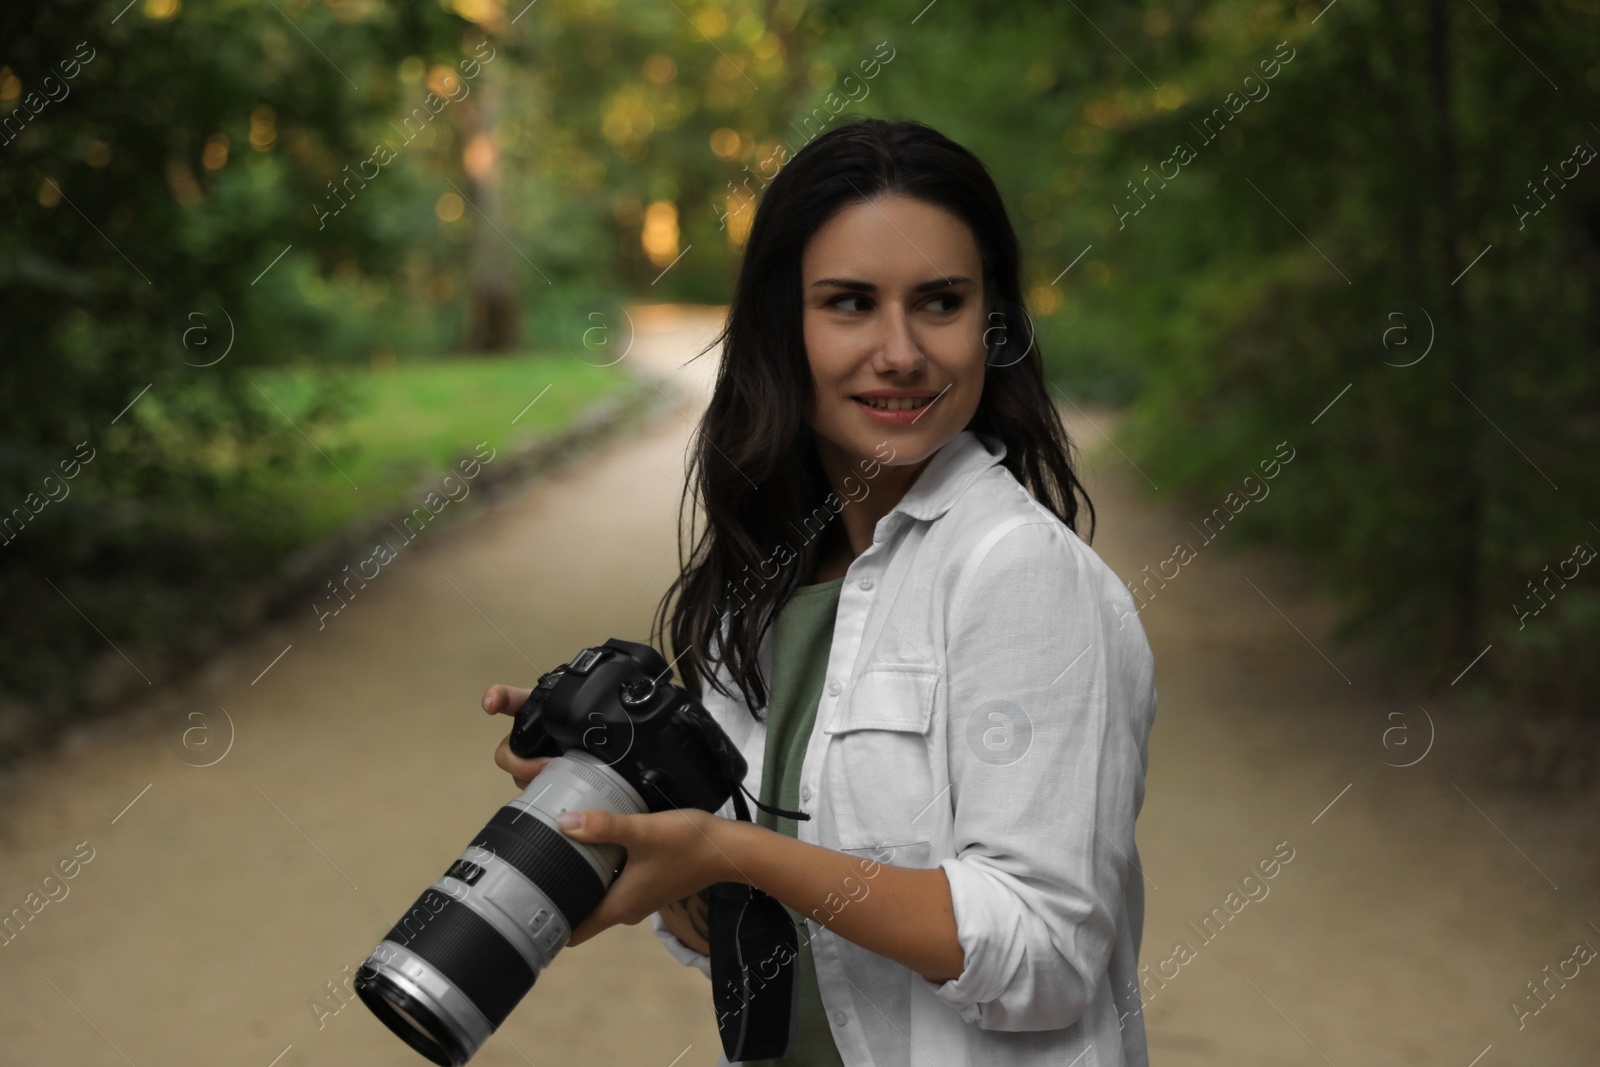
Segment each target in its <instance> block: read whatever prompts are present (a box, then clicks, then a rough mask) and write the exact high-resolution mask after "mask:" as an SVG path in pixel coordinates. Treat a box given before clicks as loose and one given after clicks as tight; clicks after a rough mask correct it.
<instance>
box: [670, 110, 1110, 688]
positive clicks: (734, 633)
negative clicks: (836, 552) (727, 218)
mask: <svg viewBox="0 0 1600 1067" xmlns="http://www.w3.org/2000/svg"><path fill="white" fill-rule="evenodd" d="M891 194H898V195H903V196H908V197H912V198H914V199H917V200H922V201H926V202H928V203H930V204H936V205H938V206H940V207H942V208H945V209H946V210H948V211H950V212H952V213H953V214H955V215H956V216H958V217H959V218H961V219H963V220H964V221H965V222H966V223H967V225H968V227H970V229H971V231H972V234H973V237H974V238H975V239H976V241H977V245H978V250H979V252H980V255H981V258H982V263H983V293H984V297H985V300H986V302H987V304H988V308H989V309H990V311H991V317H990V318H989V319H986V321H987V322H991V323H992V322H996V321H1003V322H1004V324H1005V325H1004V331H1005V334H1004V335H1005V337H1006V345H1005V346H1004V350H1005V351H1008V352H1013V353H1014V352H1016V351H1017V350H1018V349H1019V348H1021V349H1026V355H1025V356H1022V357H1020V358H1018V357H1016V356H1015V355H1008V356H1006V357H1005V358H1004V360H1003V361H998V362H997V361H994V360H991V365H990V366H989V367H988V368H986V373H985V375H984V387H983V395H982V397H981V398H980V400H979V402H978V410H977V412H976V413H975V414H974V415H973V417H972V421H971V422H969V423H968V424H967V426H966V429H968V430H972V431H974V432H977V433H987V434H992V435H994V436H995V437H998V438H999V439H1000V440H1001V441H1002V442H1004V443H1005V446H1006V455H1005V459H1004V460H1003V463H1004V465H1005V467H1006V468H1007V469H1008V470H1010V471H1011V473H1012V475H1013V476H1015V477H1016V479H1017V481H1018V482H1020V483H1021V484H1022V485H1024V486H1025V487H1027V489H1028V491H1029V492H1031V493H1032V494H1033V495H1034V497H1035V498H1036V499H1037V500H1038V501H1039V502H1040V503H1041V504H1043V505H1044V506H1045V507H1048V508H1049V509H1050V510H1051V511H1052V512H1053V513H1055V514H1056V515H1057V516H1059V517H1060V519H1061V521H1062V522H1064V523H1066V525H1067V526H1068V527H1070V528H1071V529H1073V530H1074V531H1076V530H1077V529H1078V514H1079V511H1078V509H1079V502H1080V500H1081V502H1082V506H1083V507H1084V509H1086V510H1087V512H1088V519H1089V535H1090V536H1091V537H1092V536H1093V531H1094V505H1093V504H1091V503H1090V502H1089V497H1088V494H1087V493H1086V492H1084V489H1083V485H1082V484H1081V483H1080V482H1079V481H1078V478H1077V475H1076V474H1075V473H1074V471H1073V465H1072V444H1071V441H1070V440H1069V439H1068V437H1067V433H1066V429H1065V427H1063V426H1062V424H1061V419H1060V416H1059V415H1058V414H1057V412H1056V407H1055V404H1054V403H1053V402H1052V401H1051V399H1050V395H1049V391H1048V388H1047V386H1046V384H1045V379H1044V364H1043V361H1042V360H1041V358H1040V354H1039V350H1038V345H1037V344H1036V343H1034V338H1033V336H1032V329H1031V328H1030V327H1029V326H1028V320H1027V312H1026V310H1025V308H1024V302H1023V293H1022V283H1021V278H1020V273H1021V271H1020V253H1019V250H1018V246H1017V236H1016V233H1015V232H1014V231H1013V230H1012V228H1011V220H1010V219H1009V218H1008V217H1007V215H1006V210H1005V205H1004V203H1003V202H1002V201H1001V198H1000V192H999V190H998V189H996V188H995V184H994V180H993V179H992V178H991V177H990V176H989V172H988V171H987V170H985V169H984V166H983V164H982V163H981V162H980V161H979V160H978V158H977V157H976V156H974V155H973V154H972V153H971V152H969V151H967V150H966V149H965V148H963V147H961V146H960V145H958V144H956V143H955V142H954V141H951V140H950V139H948V138H947V137H945V136H944V135H942V134H940V133H939V132H938V131H937V130H934V129H932V128H931V127H929V126H926V125H923V124H922V123H920V122H913V121H909V120H902V121H888V120H885V119H876V118H867V119H860V120H857V121H853V122H850V123H847V124H845V125H841V126H838V127H836V128H834V129H833V130H830V131H829V132H827V133H824V134H822V135H821V136H819V137H817V138H816V139H815V140H813V141H812V142H811V143H809V144H807V145H806V146H805V147H804V148H802V149H801V150H800V151H799V152H798V153H796V154H795V156H794V158H793V159H791V160H790V161H789V162H788V163H787V164H786V165H784V167H783V168H782V169H781V170H780V171H779V172H778V175H777V176H776V177H775V178H774V179H773V180H772V183H771V186H770V187H769V188H768V189H767V190H766V193H765V195H764V196H763V197H762V199H761V203H760V205H759V207H758V208H757V210H756V215H755V220H754V221H753V223H752V224H751V227H750V233H749V237H748V244H747V245H746V247H745V252H744V259H743V262H742V264H741V266H740V270H739V277H738V280H737V282H736V283H735V286H734V292H733V301H732V304H731V305H730V307H729V311H728V318H727V322H726V324H725V325H724V326H723V329H722V331H721V333H719V334H718V335H717V337H716V338H715V339H714V340H713V341H712V342H711V344H710V345H708V346H707V348H706V349H705V350H703V351H702V352H701V353H700V355H704V354H705V352H706V351H710V350H711V349H712V348H716V347H717V346H719V345H720V346H721V347H722V362H721V365H720V368H719V369H718V372H717V381H716V387H715V390H714V391H713V393H712V395H711V403H710V405H709V407H708V408H707V409H706V413H705V415H704V417H703V418H702V419H701V423H700V427H699V433H698V435H697V436H696V439H695V442H694V444H693V445H692V446H691V448H690V450H689V459H688V463H687V468H686V472H685V474H686V476H685V480H684V489H683V496H682V497H680V500H679V524H678V559H679V573H678V577H677V579H676V580H675V581H674V582H673V583H672V585H671V586H670V587H669V588H668V589H667V592H666V594H665V595H663V596H662V598H661V603H660V605H659V607H658V608H657V612H656V618H655V623H654V626H653V631H652V633H653V636H654V638H655V639H656V641H657V644H658V647H661V646H660V635H661V632H662V630H663V628H664V627H665V626H666V625H667V623H668V620H669V618H670V626H671V634H672V647H673V652H674V653H675V654H676V660H675V662H676V663H677V666H678V671H679V674H680V675H681V677H682V679H683V685H684V687H685V688H686V689H687V690H688V691H689V692H690V693H693V694H696V695H697V696H698V695H700V694H701V693H702V691H703V690H702V683H703V680H709V681H711V682H712V684H713V685H715V687H716V689H717V691H718V692H721V693H722V694H723V695H724V696H728V697H732V696H733V694H732V693H731V692H730V691H729V690H728V689H726V688H724V687H723V686H722V685H721V684H720V683H719V682H718V681H717V680H716V679H715V678H714V677H713V672H712V664H713V663H721V664H726V665H727V668H728V674H729V677H730V678H731V679H732V681H733V682H734V684H735V685H736V686H737V687H738V689H739V691H740V692H741V694H742V695H743V697H744V701H745V704H746V706H747V707H748V708H749V709H750V711H751V714H752V715H755V716H756V717H757V718H758V719H759V718H764V713H763V711H762V710H759V709H765V707H766V705H767V698H768V693H767V685H766V679H765V678H763V677H762V672H761V669H760V665H759V664H758V662H757V652H758V649H759V648H760V644H761V641H762V638H763V636H764V634H765V633H766V630H767V629H768V628H769V627H770V626H771V625H772V624H773V622H774V621H775V620H776V618H777V612H778V609H779V608H780V607H781V606H782V605H783V604H784V603H785V602H786V601H787V600H788V598H789V595H790V594H791V593H792V592H793V591H794V589H795V587H797V586H798V585H800V584H801V583H802V580H803V578H804V577H805V574H806V573H807V570H806V567H807V564H808V563H809V560H810V559H811V552H810V551H809V550H806V551H801V552H798V553H796V552H795V550H794V541H795V539H796V537H795V535H796V534H797V533H798V532H799V531H801V530H802V529H803V528H808V529H811V530H815V529H816V528H817V526H818V522H819V520H821V522H822V523H823V524H825V523H826V522H827V520H828V519H830V518H832V517H833V513H832V511H830V510H829V509H828V508H827V507H826V506H825V505H824V504H823V500H824V498H825V497H826V496H827V494H828V493H829V492H831V491H832V487H831V486H830V485H829V483H828V479H827V477H826V475H825V474H824V473H823V469H822V464H821V461H820V459H819V458H818V455H817V450H816V444H815V438H814V436H813V435H812V431H811V429H810V427H809V426H808V425H807V424H806V422H805V420H804V418H803V417H802V411H803V410H804V408H805V407H806V406H807V405H808V404H809V402H810V400H811V398H812V389H813V382H812V377H811V367H810V362H809V360H808V359H807V356H806V348H805V339H804V333H803V329H802V325H801V311H802V308H801V304H802V297H801V286H802V281H801V272H800V261H801V255H802V253H803V252H804V250H805V248H806V244H807V242H809V241H810V240H811V237H812V235H813V234H815V233H816V232H817V230H818V229H820V228H821V227H822V226H823V224H825V223H826V222H827V221H828V220H829V219H830V218H832V217H833V215H834V214H835V213H836V212H838V211H839V210H840V209H841V208H842V207H844V206H845V205H847V204H850V203H854V202H857V201H861V200H865V199H871V198H873V197H876V196H880V195H891ZM995 315H998V316H1001V318H1000V319H996V318H995V317H994V316H995ZM990 333H992V331H990ZM990 333H986V335H985V339H986V342H987V341H989V337H990ZM992 351H993V350H991V352H992ZM696 358H698V357H696ZM691 490H693V491H694V496H695V497H696V498H697V500H698V504H699V506H700V507H702V508H703V509H704V512H705V518H706V520H707V521H706V523H705V525H704V526H703V527H702V528H701V529H700V530H699V532H698V535H696V534H694V533H693V532H692V525H691V532H690V533H689V535H688V536H690V537H692V538H696V539H695V545H694V549H693V553H692V555H685V552H684V542H685V526H684V523H683V518H684V514H685V506H686V502H688V501H689V500H690V493H691ZM690 517H691V520H692V519H693V514H692V513H691V516H690ZM808 523H809V526H808ZM803 536H804V535H803ZM786 552H787V558H786V555H785V553H786ZM795 556H798V559H797V560H796V559H795V558H794V557H795ZM785 563H787V565H780V564H785ZM736 582H737V583H738V586H737V588H738V592H737V593H734V589H735V585H734V583H736ZM674 594H677V602H676V605H675V606H674V607H673V608H672V609H671V611H670V616H669V609H668V603H669V601H671V600H672V598H673V596H674ZM730 594H731V595H730ZM734 597H737V598H738V599H737V601H736V602H735V601H734V599H733V598H734ZM724 613H726V615H727V623H728V629H727V634H726V641H724V640H723V635H722V625H723V616H724Z"/></svg>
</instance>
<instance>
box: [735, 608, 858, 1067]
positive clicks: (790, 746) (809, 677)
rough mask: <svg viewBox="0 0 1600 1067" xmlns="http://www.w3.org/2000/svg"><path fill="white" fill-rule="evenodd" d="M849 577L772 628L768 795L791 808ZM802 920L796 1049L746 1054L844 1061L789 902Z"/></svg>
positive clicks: (759, 815)
mask: <svg viewBox="0 0 1600 1067" xmlns="http://www.w3.org/2000/svg"><path fill="white" fill-rule="evenodd" d="M843 585H844V578H842V577H840V578H835V579H833V580H832V581H828V582H818V583H816V584H815V585H802V586H800V587H799V588H798V589H796V590H795V592H794V594H793V596H792V597H791V598H790V600H789V601H788V603H786V604H784V606H783V608H782V609H781V610H780V611H779V612H778V619H777V622H776V623H775V624H774V626H773V634H772V677H771V679H770V689H771V696H770V699H769V700H768V701H767V747H766V753H765V755H764V756H763V757H762V759H763V766H764V768H765V769H764V770H763V772H762V775H761V802H762V803H764V804H771V805H774V806H776V807H781V808H788V809H789V810H790V811H797V810H803V809H801V808H800V796H799V790H800V764H801V761H802V760H803V759H804V758H805V754H806V745H807V744H808V743H809V742H810V740H811V730H812V726H813V725H814V724H815V722H816V718H817V704H818V702H819V701H821V699H822V683H823V679H824V676H825V675H826V673H827V670H828V650H829V648H830V647H831V646H832V644H833V620H834V616H835V615H836V614H837V613H838V609H839V590H840V588H841V587H842V586H843ZM755 819H756V822H757V823H759V824H760V825H762V826H765V827H766V828H767V829H769V830H776V831H778V832H779V833H781V834H786V835H788V836H789V837H794V836H796V835H795V829H796V825H797V824H796V822H795V820H793V819H790V818H787V817H784V816H779V815H771V814H769V813H767V812H765V811H762V810H761V809H760V808H757V809H756V812H755ZM785 907H786V910H787V911H788V912H789V917H790V918H791V919H793V920H794V921H795V925H796V927H797V929H798V933H799V940H800V955H799V958H798V959H797V960H796V967H795V981H796V983H797V984H798V986H799V990H798V996H797V998H796V999H797V1002H798V1014H799V1018H798V1019H797V1020H796V1025H795V1042H794V1052H793V1053H792V1054H790V1055H789V1056H788V1057H786V1058H784V1059H781V1060H776V1059H772V1060H746V1061H743V1062H745V1063H747V1064H752V1065H755V1067H779V1065H781V1067H844V1061H843V1060H841V1059H840V1058H839V1050H838V1048H837V1047H835V1045H834V1043H833V1032H832V1031H831V1030H830V1029H829V1028H828V1014H827V1012H826V1011H824V1010H823V1007H822V994H821V993H820V992H818V989H817V969H816V965H815V964H814V962H813V961H812V958H811V944H810V931H809V930H808V928H807V927H806V924H805V917H804V916H803V915H801V914H800V913H799V912H797V911H795V910H794V909H793V908H788V907H787V905H786V906H785Z"/></svg>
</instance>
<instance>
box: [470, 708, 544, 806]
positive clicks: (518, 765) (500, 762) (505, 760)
mask: <svg viewBox="0 0 1600 1067" xmlns="http://www.w3.org/2000/svg"><path fill="white" fill-rule="evenodd" d="M531 692H533V690H532V689H517V688H515V687H513V686H509V685H491V686H490V687H489V688H488V690H486V691H485V692H484V694H483V710H484V711H486V712H487V713H489V714H490V715H515V714H516V713H517V709H518V708H520V707H522V705H523V704H524V703H525V702H526V701H527V699H528V694H529V693H531ZM550 759H551V757H549V756H535V757H533V758H532V759H523V758H522V757H521V756H519V755H517V754H516V753H514V752H512V751H511V735H510V734H509V733H508V734H506V736H505V738H504V739H503V740H501V742H500V747H499V748H497V749H495V753H494V762H495V764H496V765H497V766H498V767H499V768H500V769H501V770H503V771H505V772H506V773H507V774H509V775H511V780H512V781H513V782H516V783H517V788H518V789H526V788H528V783H529V782H531V781H533V780H534V778H536V777H538V775H539V772H540V771H542V770H544V766H545V764H547V763H549V762H550Z"/></svg>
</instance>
